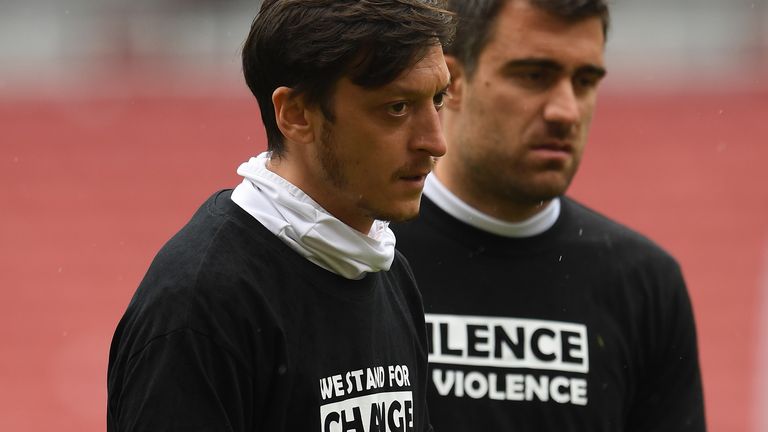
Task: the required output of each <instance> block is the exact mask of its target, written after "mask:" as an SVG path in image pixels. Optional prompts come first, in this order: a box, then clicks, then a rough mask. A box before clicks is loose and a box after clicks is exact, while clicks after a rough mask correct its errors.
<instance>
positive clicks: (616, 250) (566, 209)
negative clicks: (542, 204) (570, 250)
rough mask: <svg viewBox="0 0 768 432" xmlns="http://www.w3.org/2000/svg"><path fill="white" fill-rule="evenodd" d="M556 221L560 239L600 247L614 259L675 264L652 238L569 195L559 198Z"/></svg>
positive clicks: (627, 261)
mask: <svg viewBox="0 0 768 432" xmlns="http://www.w3.org/2000/svg"><path fill="white" fill-rule="evenodd" d="M558 225H559V226H558V227H557V229H558V231H559V232H560V236H561V238H562V239H563V240H564V241H568V242H577V243H583V244H584V245H586V246H589V245H591V246H593V247H597V248H602V249H603V250H605V252H606V253H607V254H610V255H611V256H613V257H614V259H616V260H619V261H622V262H626V263H635V264H642V265H653V266H661V267H664V268H667V269H676V268H677V267H679V265H678V263H677V260H676V259H675V258H674V257H673V256H672V255H671V254H670V253H669V252H667V251H666V250H665V249H664V248H662V247H661V246H659V245H658V244H657V243H656V242H655V241H653V240H651V239H650V238H648V237H647V236H645V235H644V234H641V233H640V232H638V231H636V230H634V229H632V228H629V227H627V226H626V225H624V224H622V223H620V222H617V221H615V220H613V219H611V218H609V217H607V216H605V215H603V214H601V213H599V212H597V211H595V210H593V209H591V208H589V207H587V206H585V205H583V204H581V203H579V202H577V201H575V200H573V199H571V198H568V197H563V198H562V213H561V220H560V221H559V224H558Z"/></svg>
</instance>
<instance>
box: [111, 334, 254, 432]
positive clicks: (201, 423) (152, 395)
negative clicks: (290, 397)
mask: <svg viewBox="0 0 768 432" xmlns="http://www.w3.org/2000/svg"><path fill="white" fill-rule="evenodd" d="M252 388H253V385H252V380H251V379H250V373H249V371H247V370H246V369H245V368H244V366H243V365H242V364H241V362H239V361H238V360H237V359H236V358H235V357H233V356H232V355H231V354H230V353H229V352H228V351H227V350H225V349H223V348H222V347H221V346H219V345H218V344H216V343H215V342H214V341H212V340H211V339H210V338H208V337H207V336H205V335H202V334H200V333H197V332H195V331H193V330H189V329H183V330H177V331H174V332H172V333H169V334H166V335H164V336H160V337H157V338H155V339H153V340H152V341H151V342H149V343H148V344H147V345H146V346H145V347H144V348H143V349H142V350H141V351H139V352H138V353H136V354H134V355H133V356H132V357H131V359H130V360H129V361H128V364H127V367H126V374H125V377H124V379H123V384H122V389H121V391H120V393H119V394H118V395H116V396H115V397H113V398H112V400H110V406H109V413H108V421H107V423H108V430H109V431H110V432H129V431H148V430H151V431H227V432H230V431H231V432H236V431H245V430H249V431H250V430H253V427H252V424H253V419H252V418H250V416H252V414H250V412H251V409H250V408H246V407H253V405H254V395H253V392H252Z"/></svg>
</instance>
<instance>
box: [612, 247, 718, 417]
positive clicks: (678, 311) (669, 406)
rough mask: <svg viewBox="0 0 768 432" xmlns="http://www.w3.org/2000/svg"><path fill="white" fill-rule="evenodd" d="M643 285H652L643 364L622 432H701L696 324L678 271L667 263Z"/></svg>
mask: <svg viewBox="0 0 768 432" xmlns="http://www.w3.org/2000/svg"><path fill="white" fill-rule="evenodd" d="M646 282H650V283H651V284H653V285H656V284H658V285H657V286H656V287H654V288H655V289H653V291H655V292H656V295H654V296H651V300H650V302H649V305H648V306H649V308H648V309H647V313H646V315H647V317H646V318H647V320H648V321H647V322H646V324H647V328H646V329H645V330H647V332H646V336H645V338H646V340H645V341H644V343H643V345H644V347H645V349H644V352H645V353H646V359H645V360H644V361H643V365H644V366H643V368H642V369H641V371H640V374H639V376H638V377H636V378H637V388H638V391H637V392H636V395H635V398H634V401H633V403H632V405H631V407H630V411H629V418H628V422H627V429H626V430H627V431H630V432H640V431H657V432H667V431H668V432H673V431H676V432H680V431H690V432H694V431H695V432H704V431H706V421H705V416H704V398H703V391H702V384H701V371H700V366H699V354H698V346H697V340H696V325H695V320H694V315H693V310H692V306H691V302H690V298H689V296H688V291H687V287H686V285H685V282H684V279H683V276H682V274H681V272H680V269H679V266H678V265H677V263H676V262H674V261H672V262H669V263H668V265H665V266H664V268H663V271H662V272H661V273H657V275H656V276H652V277H651V280H650V281H648V280H646Z"/></svg>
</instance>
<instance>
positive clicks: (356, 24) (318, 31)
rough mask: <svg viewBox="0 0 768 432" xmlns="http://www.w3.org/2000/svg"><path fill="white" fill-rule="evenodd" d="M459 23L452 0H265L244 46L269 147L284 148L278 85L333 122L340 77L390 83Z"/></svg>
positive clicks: (372, 85)
mask: <svg viewBox="0 0 768 432" xmlns="http://www.w3.org/2000/svg"><path fill="white" fill-rule="evenodd" d="M454 30H455V27H454V19H453V14H452V13H450V12H448V11H447V10H445V0H265V1H264V3H263V4H262V6H261V10H260V11H259V13H258V14H257V15H256V18H255V19H254V20H253V24H252V25H251V31H250V34H249V35H248V38H247V39H246V41H245V45H244V47H243V73H244V74H245V80H246V83H247V84H248V87H249V88H250V89H251V92H253V94H254V96H256V99H257V100H258V102H259V108H260V110H261V117H262V121H263V122H264V127H265V129H266V132H267V147H268V150H270V151H272V152H274V153H275V154H277V155H280V154H281V153H282V152H283V150H284V146H283V135H282V133H281V132H280V130H279V129H278V127H277V123H276V121H275V114H274V106H273V104H272V93H273V92H274V91H275V89H277V88H278V87H281V86H286V87H290V88H292V89H293V91H295V92H298V93H300V94H303V95H304V96H305V97H306V100H307V103H309V104H316V106H319V107H320V108H321V109H322V112H323V114H324V115H325V116H326V117H327V118H328V119H329V120H331V121H332V120H333V112H332V110H331V108H330V107H331V102H330V100H331V96H332V93H333V89H334V88H335V85H336V83H337V82H338V80H339V79H340V78H342V77H344V76H346V77H348V78H349V79H350V80H351V81H352V82H353V83H355V84H357V85H359V86H362V87H366V88H375V87H379V86H383V85H386V84H388V83H390V82H392V81H393V80H395V79H396V78H397V77H398V76H399V75H400V74H401V73H402V72H404V71H405V70H406V69H408V68H410V67H411V66H413V65H414V64H415V63H417V62H418V61H419V60H421V59H422V58H423V57H424V56H425V55H426V53H427V51H428V50H429V47H431V46H435V45H440V44H442V45H443V46H444V47H445V46H446V45H448V44H449V43H450V41H451V40H452V38H453V33H454Z"/></svg>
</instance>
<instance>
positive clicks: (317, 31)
mask: <svg viewBox="0 0 768 432" xmlns="http://www.w3.org/2000/svg"><path fill="white" fill-rule="evenodd" d="M452 31H453V24H452V15H451V14H450V13H448V12H447V11H446V10H444V9H441V4H440V2H438V1H433V0H386V1H384V0H361V1H360V0H273V1H266V2H265V3H264V4H263V5H262V7H261V10H260V12H259V14H258V15H257V17H256V19H255V20H254V22H253V25H252V27H251V32H250V35H249V36H248V40H247V41H246V44H245V46H244V49H243V68H244V72H245V76H246V81H247V83H248V85H249V87H250V88H251V90H252V91H253V93H254V94H255V96H256V98H257V99H258V102H259V105H260V107H261V110H262V116H263V121H264V123H265V126H266V129H267V133H268V141H269V144H268V150H269V151H268V152H265V153H263V154H261V155H259V156H258V157H254V158H251V160H249V161H248V162H246V163H244V164H242V165H241V166H240V168H239V169H238V173H240V174H241V175H242V176H243V177H244V180H243V182H242V183H241V184H240V185H239V186H237V188H235V189H234V190H228V191H221V192H218V193H216V194H214V195H213V196H212V197H211V198H210V199H209V200H208V201H207V202H206V203H205V204H204V205H203V206H202V207H201V208H200V210H198V212H197V213H196V214H195V215H194V216H193V218H192V220H191V221H190V222H189V223H188V224H187V225H186V226H185V227H184V228H182V229H181V231H179V233H177V234H176V235H175V236H174V237H173V238H172V239H171V240H170V241H169V242H168V243H167V244H166V245H165V246H164V247H163V248H162V249H161V250H160V252H159V253H158V255H157V257H156V258H155V260H154V261H153V263H152V265H151V267H150V268H149V270H148V272H147V274H146V276H145V277H144V280H143V281H142V283H141V285H140V286H139V288H138V290H137V292H136V294H135V295H134V297H133V299H132V300H131V303H130V304H129V306H128V309H127V311H126V312H125V315H124V316H123V318H122V319H121V321H120V323H119V324H118V327H117V330H116V332H115V336H114V338H113V341H112V346H111V349H110V357H109V371H108V393H109V395H108V414H107V429H108V430H110V431H134V430H137V431H138V430H142V431H143V430H179V431H191V430H199V431H214V430H216V431H224V430H226V431H323V432H325V431H342V430H345V431H346V430H357V431H384V430H386V431H393V430H400V431H427V430H431V426H430V423H429V418H428V415H427V410H426V385H427V372H426V366H427V353H426V332H425V325H424V315H423V309H422V307H421V300H420V297H419V294H418V292H417V290H416V288H415V282H414V280H413V276H412V273H411V270H410V268H409V267H408V265H407V264H406V262H405V260H404V259H403V257H402V256H401V255H399V254H398V253H397V252H396V251H395V249H394V243H395V239H394V235H393V234H392V231H391V230H390V229H389V228H388V223H387V222H385V221H389V220H394V221H402V220H406V219H409V218H412V217H414V216H415V215H416V213H417V212H418V209H419V203H420V197H421V190H422V188H423V184H424V181H425V178H426V176H427V174H428V173H429V172H430V171H431V169H432V167H433V164H434V162H433V160H434V158H436V157H438V156H441V155H442V154H443V153H444V152H445V142H444V140H443V137H442V132H441V127H440V123H439V116H438V111H439V110H440V108H441V107H442V106H443V103H444V101H443V97H444V96H445V94H446V91H447V87H448V82H449V75H448V69H447V67H446V64H445V61H444V58H443V54H442V51H443V50H442V45H443V44H445V43H447V42H448V41H449V40H450V39H451V37H452Z"/></svg>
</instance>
